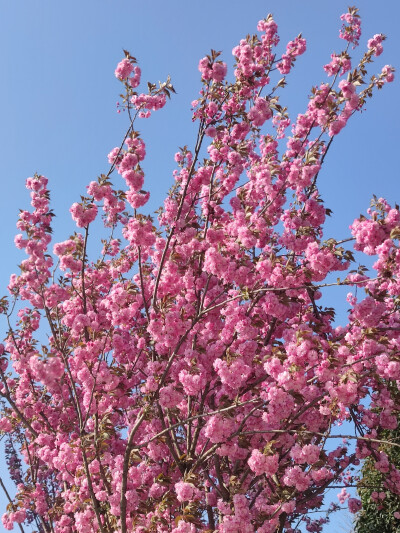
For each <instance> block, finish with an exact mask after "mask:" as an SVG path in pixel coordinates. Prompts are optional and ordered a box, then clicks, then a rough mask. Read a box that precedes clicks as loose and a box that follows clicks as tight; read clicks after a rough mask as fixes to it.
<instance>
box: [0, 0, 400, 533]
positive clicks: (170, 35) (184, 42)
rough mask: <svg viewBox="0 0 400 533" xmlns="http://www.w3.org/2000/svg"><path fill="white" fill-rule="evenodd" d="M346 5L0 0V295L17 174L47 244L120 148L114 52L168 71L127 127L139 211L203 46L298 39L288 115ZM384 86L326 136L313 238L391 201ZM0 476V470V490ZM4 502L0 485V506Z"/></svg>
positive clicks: (395, 120) (158, 75) (227, 53)
mask: <svg viewBox="0 0 400 533" xmlns="http://www.w3.org/2000/svg"><path fill="white" fill-rule="evenodd" d="M347 5H348V4H347V2H343V1H341V0H340V1H333V0H332V1H326V0H318V1H317V0H303V1H299V0H263V1H260V0H249V1H248V2H246V3H245V2H243V0H214V1H210V0H202V1H201V2H199V1H194V2H190V1H183V0H181V1H178V0H169V1H168V2H164V1H161V0H153V1H152V2H146V1H141V2H137V1H136V0H80V1H78V0H69V1H68V2H58V1H57V0H36V1H33V0H29V1H28V0H0V18H1V21H2V31H1V32H0V72H1V75H2V77H1V83H0V117H1V121H0V158H1V176H0V179H1V193H0V216H1V230H0V250H1V262H0V280H1V288H0V295H2V294H5V293H6V285H7V283H8V279H9V276H10V274H11V273H13V272H15V271H16V265H17V264H18V263H19V262H20V261H21V260H22V259H23V258H24V255H23V254H22V253H21V252H20V251H18V250H16V249H15V248H14V244H13V239H14V235H15V233H16V228H15V222H16V220H17V215H18V209H19V208H23V209H25V208H28V206H29V194H28V191H27V190H26V189H25V179H26V178H27V177H28V176H32V175H33V173H34V172H38V173H41V174H44V175H45V176H47V177H48V178H49V186H50V189H51V191H52V192H51V194H52V207H53V209H54V210H55V212H56V215H57V217H56V218H55V221H54V240H55V242H57V241H62V240H65V239H66V238H68V236H69V235H70V234H71V233H72V232H73V231H74V228H75V226H74V224H73V223H72V221H71V219H70V216H69V213H68V209H69V207H70V206H71V204H72V203H73V202H75V201H79V198H80V195H81V194H84V193H85V186H86V185H87V184H88V183H89V182H90V181H92V180H93V179H96V177H97V176H98V175H99V174H101V173H103V172H106V171H107V170H108V164H107V159H106V155H107V153H108V152H109V151H110V150H111V149H112V148H113V147H114V146H117V145H119V144H120V142H121V140H122V138H123V136H124V133H125V131H126V128H127V126H128V117H127V116H126V115H125V114H123V113H121V114H117V112H116V102H117V99H118V95H119V92H120V90H121V85H120V83H119V82H118V81H117V80H116V79H115V77H114V69H115V66H116V64H117V62H118V61H119V60H120V59H121V58H122V57H123V52H122V50H123V49H127V50H129V51H130V52H131V54H132V55H134V56H135V57H136V58H137V59H138V61H139V64H140V66H141V68H142V80H143V81H144V82H146V81H147V80H149V81H153V82H157V81H158V80H161V81H163V80H164V79H165V78H166V77H167V75H168V74H170V75H171V78H172V82H173V84H174V87H175V89H176V91H177V95H175V96H173V99H172V100H171V101H170V102H169V103H168V104H167V106H166V108H164V109H163V110H161V111H158V112H157V113H155V114H154V115H153V116H152V118H151V119H150V120H147V121H146V120H143V121H142V122H141V123H139V125H138V126H137V129H139V130H140V132H141V134H142V137H143V139H144V140H145V142H146V145H147V157H146V160H145V162H144V170H145V173H146V181H145V187H144V188H145V189H147V190H150V191H151V195H152V196H151V200H150V203H149V204H147V207H148V211H150V212H151V211H154V210H155V209H157V208H158V206H159V205H160V204H161V203H162V201H163V198H164V196H165V192H166V191H167V190H168V189H169V187H170V186H171V184H172V171H173V169H174V159H173V156H174V154H175V152H176V151H177V150H178V147H179V146H183V145H185V144H187V145H188V146H189V147H193V144H194V132H195V130H194V126H193V125H192V123H191V110H190V102H191V101H192V100H194V99H195V98H196V96H197V94H198V90H199V88H200V74H199V72H198V70H197V64H198V61H199V59H200V58H202V57H204V55H205V54H207V53H208V52H209V51H210V49H211V48H213V49H215V50H221V51H223V57H222V59H223V60H225V61H227V62H228V64H230V65H231V64H232V55H231V50H232V48H233V47H234V46H235V45H236V44H237V43H238V42H239V40H240V39H241V38H243V37H245V36H246V34H248V33H254V32H255V31H256V25H257V22H258V20H260V19H261V18H264V17H266V15H267V14H268V13H269V12H271V13H273V14H274V17H275V20H276V21H277V23H278V26H279V34H280V36H281V48H280V49H278V50H279V51H280V52H283V51H284V47H285V45H286V43H287V41H288V40H291V39H293V38H294V37H296V36H297V35H298V34H299V33H300V32H302V34H303V37H305V38H306V39H307V52H306V54H305V55H303V56H301V57H300V58H299V60H298V61H297V63H296V67H295V70H294V71H293V72H292V74H290V76H289V80H288V81H289V83H288V87H287V88H286V89H285V90H284V91H283V92H282V93H281V103H282V104H283V105H287V106H288V108H289V112H290V115H291V117H292V119H293V120H294V119H295V118H296V116H297V114H298V113H299V112H303V111H304V110H305V107H306V105H307V96H308V94H309V92H310V88H311V86H312V85H315V84H319V83H320V82H322V81H326V79H327V78H326V75H325V73H324V71H323V69H322V65H324V64H326V63H328V62H329V60H330V54H331V53H332V52H333V51H336V52H339V51H340V50H341V49H342V44H343V41H340V40H339V39H338V30H339V27H340V25H341V23H340V21H339V16H340V14H341V13H343V12H345V11H346V10H347ZM358 7H359V8H360V13H361V16H362V20H363V22H362V31H363V34H362V38H361V48H363V47H365V45H366V41H367V40H368V38H370V37H372V36H373V35H374V34H375V33H384V34H386V35H387V36H388V40H387V41H386V43H384V44H385V52H384V54H383V55H382V56H381V57H379V58H378V59H377V63H376V65H377V66H376V69H374V71H375V70H376V71H377V72H379V71H380V69H381V67H382V66H383V65H385V64H393V65H394V66H399V64H398V63H399V61H398V57H399V55H400V54H399V53H400V32H399V31H398V21H399V19H400V3H399V2H398V0H387V1H386V0H382V1H381V2H379V3H377V2H375V1H372V0H359V3H358ZM358 55H359V52H357V51H356V54H355V57H358ZM372 72H373V71H372V70H371V73H372ZM398 95H399V88H398V82H397V80H396V81H395V83H393V84H391V85H389V86H386V87H385V88H384V90H382V91H380V92H379V93H378V94H376V96H375V98H373V99H372V100H371V101H369V102H368V106H367V110H366V111H365V112H363V113H362V115H361V116H360V115H358V116H356V117H353V120H351V123H349V125H348V127H347V128H346V129H345V130H344V131H343V132H342V133H341V134H340V135H339V136H338V137H337V139H335V142H334V143H333V146H332V148H331V150H330V152H329V155H328V157H327V159H326V164H325V166H324V169H323V171H322V172H321V174H320V178H319V182H320V190H321V192H322V196H323V198H325V199H326V206H327V207H330V208H331V209H332V210H333V213H334V214H333V217H332V218H331V219H330V220H329V221H328V223H327V225H326V228H327V230H326V238H328V237H330V236H335V237H337V238H338V239H339V238H346V237H347V236H348V234H349V231H348V226H349V224H350V223H351V222H352V221H353V220H354V218H355V217H356V216H358V215H359V214H360V213H361V212H365V210H366V209H367V208H368V206H369V202H370V199H371V196H372V194H376V195H377V196H378V197H380V196H384V197H386V198H387V199H388V200H389V201H391V202H392V203H395V202H396V201H397V202H398V203H400V190H399V187H398V172H397V164H396V163H395V161H396V160H397V157H398V152H399V149H398V142H399V141H398V128H399V123H400V109H399V98H398ZM115 179H116V180H118V179H119V178H118V177H116V178H115ZM116 185H117V187H120V186H121V185H122V182H121V183H120V184H118V182H117V181H116ZM146 212H147V211H146ZM346 292H347V291H346V290H343V291H338V290H337V289H331V292H330V293H329V295H328V298H330V305H334V306H336V307H337V308H338V309H339V312H340V313H339V321H340V316H344V312H345V310H346V308H347V305H346V302H345V293H346ZM4 334H5V322H4V321H3V322H1V321H0V337H4ZM3 462H4V461H3V460H2V459H1V457H0V463H3ZM4 472H5V470H4V465H1V467H0V473H1V474H2V476H3V479H4V481H5V483H6V484H8V487H9V488H10V490H11V492H12V489H11V485H10V483H9V482H8V480H7V475H6V474H5V473H4ZM5 504H6V502H5V499H4V497H3V495H2V494H0V511H1V513H2V511H3V509H4V507H5ZM1 513H0V514H1ZM350 524H351V520H350V518H349V516H348V515H346V514H343V515H342V516H339V515H338V516H337V517H336V518H334V519H333V522H332V525H331V526H329V527H327V528H326V530H325V531H327V532H333V531H335V532H338V531H350V528H351V526H350ZM2 531H5V530H4V529H2V527H1V525H0V532H2ZM27 531H29V528H27Z"/></svg>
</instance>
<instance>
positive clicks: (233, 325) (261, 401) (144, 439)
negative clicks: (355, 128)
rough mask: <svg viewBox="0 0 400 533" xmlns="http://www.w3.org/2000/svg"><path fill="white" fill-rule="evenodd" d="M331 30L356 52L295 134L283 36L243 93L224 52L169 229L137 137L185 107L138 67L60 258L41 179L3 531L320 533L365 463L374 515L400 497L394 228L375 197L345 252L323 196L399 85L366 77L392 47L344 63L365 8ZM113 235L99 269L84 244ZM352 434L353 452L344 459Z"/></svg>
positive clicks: (122, 69) (16, 354) (17, 345)
mask: <svg viewBox="0 0 400 533" xmlns="http://www.w3.org/2000/svg"><path fill="white" fill-rule="evenodd" d="M342 21H343V26H342V29H341V30H340V37H341V38H342V39H343V40H344V50H343V51H342V52H341V53H335V54H332V56H331V59H330V62H329V63H328V64H326V65H325V66H324V70H325V72H324V73H323V74H324V76H325V78H326V79H325V81H324V82H323V83H321V84H320V85H318V86H315V87H313V88H312V91H311V95H310V97H309V102H308V106H307V109H306V110H305V111H304V113H303V114H299V115H298V116H297V119H296V120H294V121H292V120H291V119H290V118H289V115H288V113H287V109H286V108H285V107H284V106H283V105H282V104H281V103H280V99H281V95H280V93H281V91H282V89H283V88H284V87H285V85H286V82H287V80H286V76H287V75H288V74H289V73H290V71H291V69H292V68H293V67H294V64H295V62H296V60H297V59H298V57H299V56H300V55H301V54H303V53H304V52H305V50H306V41H305V39H304V38H303V37H302V36H298V37H296V38H295V39H293V40H292V41H291V42H289V43H288V44H287V46H286V47H285V48H284V51H283V53H281V54H280V53H279V52H278V50H279V47H278V45H279V37H278V33H277V24H276V22H275V21H274V20H273V18H272V16H271V15H269V16H268V17H267V18H266V19H265V20H262V21H260V22H259V23H258V26H257V30H258V34H256V35H254V36H251V37H250V36H248V37H247V38H246V39H244V40H241V41H240V43H239V44H238V46H237V47H235V48H234V50H233V55H234V58H235V68H234V77H233V81H232V82H231V81H228V78H227V76H228V72H227V70H228V69H227V65H226V64H225V63H224V62H222V61H221V60H220V59H219V53H217V52H215V51H212V52H211V54H210V55H208V56H206V57H204V58H203V59H201V60H200V62H199V70H200V73H201V79H202V88H201V91H200V94H199V96H198V98H197V99H196V100H195V101H194V102H193V104H192V105H193V121H195V122H196V123H197V124H198V133H197V140H196V142H195V144H194V146H193V147H192V148H189V147H185V148H183V149H181V150H180V151H179V152H178V153H177V154H176V155H175V161H176V164H177V169H176V170H175V171H174V179H175V183H174V185H173V187H172V188H171V190H170V192H169V194H168V196H167V197H166V199H165V202H164V205H163V207H162V208H161V209H160V210H159V212H158V220H154V219H153V218H152V217H151V216H149V215H146V214H144V213H143V212H142V210H141V208H142V207H143V206H144V205H145V204H146V203H147V201H148V199H149V192H147V191H146V190H145V189H143V187H144V186H145V179H144V177H145V175H144V163H143V162H144V160H145V157H146V147H145V143H144V141H143V139H142V138H141V137H140V134H139V132H138V131H137V130H136V129H135V124H136V121H137V119H139V118H147V117H149V116H150V114H151V113H152V112H153V111H156V110H158V109H161V108H162V107H163V106H164V105H165V104H166V102H167V99H168V98H169V96H170V93H171V92H174V89H173V86H172V85H171V82H170V80H169V79H168V80H167V81H166V82H165V83H162V84H160V85H159V86H156V85H153V84H148V92H147V93H140V92H137V91H136V89H137V88H138V87H139V85H140V77H141V72H140V69H139V67H138V66H137V64H136V59H135V58H134V57H132V56H131V55H130V54H129V53H128V52H126V53H125V58H124V59H123V60H122V61H121V62H120V63H119V64H118V66H117V68H116V71H115V76H116V77H117V78H118V79H119V80H120V81H121V83H122V84H123V87H124V91H125V92H124V97H123V100H122V101H121V103H120V109H125V110H126V111H127V114H128V115H129V118H130V124H129V128H128V131H127V133H126V135H125V138H124V139H123V142H122V143H121V145H120V146H118V147H116V148H114V149H112V150H111V151H110V153H109V155H108V161H109V164H110V168H109V171H108V172H107V173H106V174H103V175H101V176H100V177H99V178H98V180H97V181H92V182H91V183H90V184H89V185H88V187H87V194H86V196H85V197H83V198H82V200H81V202H79V203H74V204H73V205H72V207H71V209H70V212H71V215H72V218H73V220H74V221H75V223H76V226H77V231H76V233H74V234H73V235H71V236H70V237H68V238H67V239H66V240H64V241H63V242H58V243H57V244H55V245H54V246H51V245H50V241H51V221H52V216H53V214H52V212H51V210H50V207H49V191H48V188H47V179H46V178H45V177H43V176H40V175H35V176H34V177H32V178H28V180H27V182H26V186H27V188H28V190H29V191H30V194H31V204H32V210H31V211H28V210H23V211H21V213H20V216H19V220H18V224H17V226H18V229H19V230H20V232H21V234H19V235H17V237H16V239H15V244H16V246H17V247H18V248H20V249H23V250H25V252H26V254H27V258H26V259H25V260H23V261H22V264H21V272H20V274H19V275H13V276H12V277H11V281H10V284H9V287H8V288H9V291H10V296H9V297H8V298H4V299H2V300H1V310H2V313H3V315H4V317H5V319H6V320H8V324H9V330H8V334H7V337H6V339H5V341H4V345H1V346H0V348H1V351H0V377H1V384H0V394H1V398H2V415H1V418H0V431H1V433H2V434H3V435H4V438H5V442H6V457H7V464H8V467H9V471H10V476H11V478H12V479H13V480H14V481H15V483H16V485H17V494H16V496H15V498H13V499H12V497H11V496H9V505H8V508H7V512H6V513H5V514H4V515H3V524H4V527H5V528H6V529H12V528H13V525H16V527H18V524H19V525H21V524H23V523H28V524H29V523H31V524H33V526H34V527H36V531H39V532H40V533H44V532H46V533H50V532H51V533H75V532H76V533H91V532H96V531H100V532H101V533H111V532H120V533H126V532H134V533H150V532H159V533H164V532H165V533H166V532H171V533H196V532H209V533H211V532H214V531H218V532H220V533H254V532H257V533H274V532H283V531H286V532H288V533H289V532H291V533H294V532H296V531H300V529H299V528H301V527H302V526H304V527H306V528H307V530H308V531H316V532H318V531H321V530H322V527H323V524H324V523H325V522H326V521H327V520H329V515H330V512H331V511H333V510H335V509H336V507H338V506H337V505H336V504H333V505H332V506H331V507H330V508H329V509H328V514H327V515H325V514H323V515H318V514H310V511H312V512H315V511H318V510H321V509H324V507H323V500H324V494H325V492H326V490H327V489H328V488H329V487H335V488H336V489H338V488H339V490H340V488H342V490H341V491H340V492H339V503H338V505H339V504H343V505H344V504H346V505H348V507H349V509H350V511H351V512H353V513H355V512H358V511H359V509H360V505H361V502H360V500H358V499H357V497H353V496H354V495H353V494H352V495H350V494H349V492H348V490H347V488H348V486H350V485H355V484H357V483H361V484H362V480H361V481H360V480H359V479H358V478H357V472H358V468H357V465H359V464H360V461H362V460H363V459H365V458H369V461H370V462H371V464H372V466H373V468H375V469H376V470H377V471H379V472H382V473H384V474H385V476H384V477H382V480H383V481H382V482H381V483H382V484H381V486H379V487H377V488H376V490H375V491H374V497H379V498H380V497H381V496H380V495H381V494H383V493H385V492H387V491H389V492H391V493H394V494H399V492H400V471H399V470H398V469H397V467H396V465H394V464H391V462H390V458H389V456H388V455H387V454H386V453H385V452H384V451H383V448H382V438H381V435H382V432H383V431H386V430H388V429H394V428H396V427H397V419H398V416H397V414H398V411H397V410H396V409H398V407H396V406H398V405H399V390H398V385H399V382H400V357H399V356H400V352H399V350H400V307H399V306H400V300H399V292H400V280H399V272H400V250H399V242H398V239H399V237H400V212H399V208H398V206H391V205H390V204H389V203H388V202H387V201H386V200H384V199H377V198H376V199H374V201H373V203H372V205H371V208H370V209H369V210H368V213H367V215H366V216H361V217H360V218H358V219H356V220H355V221H354V223H353V224H352V226H351V234H350V235H347V236H342V239H341V240H338V239H335V238H332V237H330V238H327V237H326V236H324V235H323V225H324V221H325V218H326V216H327V215H328V214H329V210H328V209H327V208H326V207H325V206H324V203H323V201H322V199H321V197H320V194H319V191H318V177H319V174H320V171H321V168H322V165H323V163H324V161H325V157H326V155H327V152H328V149H329V148H330V146H331V144H332V141H333V140H334V138H335V136H336V135H338V134H339V133H340V132H341V130H342V129H343V128H344V127H345V126H346V124H347V122H348V121H349V120H350V119H351V118H352V117H353V115H354V114H355V113H357V112H358V111H360V110H361V109H364V107H365V105H366V103H367V100H368V98H369V97H370V96H371V95H372V94H373V92H374V90H375V89H377V88H378V89H379V88H381V87H382V86H383V85H384V84H385V83H387V82H390V81H392V80H393V76H394V75H393V68H392V67H390V66H389V65H386V66H384V67H383V69H382V71H381V72H380V74H378V75H374V76H372V77H371V78H369V77H367V66H369V64H370V63H371V62H372V61H373V59H374V57H375V56H379V55H380V54H381V53H382V47H383V44H382V43H383V41H384V39H385V37H384V36H383V35H374V36H373V38H371V39H370V40H368V47H367V50H366V52H365V53H364V55H362V56H361V59H360V60H359V61H357V62H355V61H354V60H353V58H352V57H351V56H350V53H353V52H352V50H353V49H354V48H355V47H356V46H357V45H358V42H359V39H360V34H361V25H360V18H359V15H358V13H357V10H356V9H355V8H351V9H350V10H349V12H348V13H346V14H345V15H343V16H342ZM342 42H343V41H342ZM288 128H291V132H290V129H289V132H288V131H287V130H288ZM117 174H119V175H120V177H118V176H117ZM111 175H113V180H114V182H111ZM121 178H122V179H121ZM101 213H102V215H101ZM101 218H102V220H103V223H104V228H105V229H104V232H105V234H106V238H105V239H103V241H102V246H103V248H102V250H101V253H100V255H99V257H98V258H96V259H94V260H93V259H91V258H90V257H88V252H87V250H88V238H89V227H93V224H97V225H99V221H100V219H101ZM95 227H97V226H95ZM95 234H96V232H95ZM347 243H348V244H347ZM347 246H353V248H354V249H353V250H351V249H347ZM353 253H357V254H361V253H364V254H366V255H368V256H374V257H375V263H374V267H373V274H371V275H367V273H366V271H365V269H364V268H363V267H359V268H358V269H355V270H351V263H352V261H353ZM332 273H336V274H335V275H334V276H332V275H331V274H332ZM328 276H330V277H329V278H328ZM335 279H337V281H332V280H335ZM329 285H347V286H348V288H349V295H348V302H349V306H350V312H349V315H348V322H347V324H346V325H344V326H336V325H335V324H334V311H333V309H331V308H327V307H324V306H322V305H320V303H319V300H320V298H321V296H322V292H323V290H324V287H327V286H329ZM356 288H357V289H358V290H356ZM328 290H334V289H328ZM15 315H16V316H15ZM345 420H347V421H351V422H352V423H354V427H355V433H353V434H352V435H353V439H354V440H353V441H352V442H350V441H349V439H351V438H352V437H351V436H348V437H346V438H340V439H339V440H337V438H338V437H337V435H338V425H340V424H341V423H342V422H343V421H345ZM339 433H340V430H339ZM352 444H354V446H352ZM385 446H388V443H387V442H386V444H385ZM393 446H399V445H398V444H396V443H393ZM7 494H9V493H7ZM11 494H13V493H12V492H11ZM376 494H378V496H376ZM350 496H351V497H350ZM346 502H347V503H346ZM382 502H383V503H382V505H384V498H382ZM397 514H398V513H397ZM313 516H316V517H318V516H319V518H316V519H313V518H312V517H313ZM321 516H322V517H321ZM399 516H400V515H399Z"/></svg>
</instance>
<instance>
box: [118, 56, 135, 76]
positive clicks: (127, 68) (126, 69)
mask: <svg viewBox="0 0 400 533" xmlns="http://www.w3.org/2000/svg"><path fill="white" fill-rule="evenodd" d="M132 71H133V65H132V64H131V62H130V61H129V59H128V58H125V59H123V60H122V61H120V62H119V63H118V65H117V68H116V69H115V77H116V78H118V79H120V80H125V79H126V78H127V77H128V76H129V74H130V73H131V72H132Z"/></svg>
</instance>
